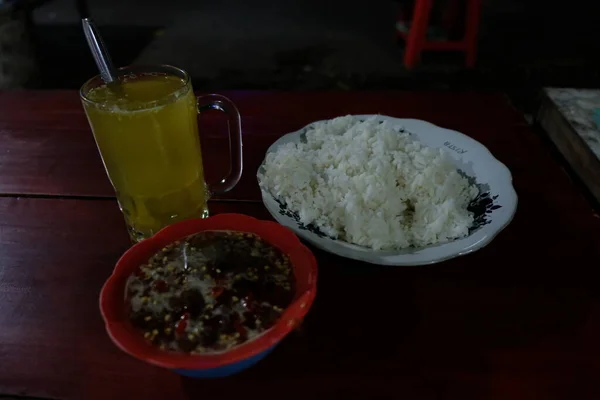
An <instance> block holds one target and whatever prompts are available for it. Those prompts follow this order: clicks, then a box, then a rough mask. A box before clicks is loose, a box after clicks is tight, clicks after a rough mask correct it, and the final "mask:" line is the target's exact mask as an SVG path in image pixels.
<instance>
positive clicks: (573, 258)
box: [0, 91, 600, 400]
mask: <svg viewBox="0 0 600 400" xmlns="http://www.w3.org/2000/svg"><path fill="white" fill-rule="evenodd" d="M225 94H226V95H228V96H229V97H231V98H232V99H233V100H234V101H235V102H236V103H237V104H238V106H239V109H240V112H241V114H242V122H243V129H244V150H245V160H244V164H245V172H244V176H243V180H242V182H241V183H240V184H239V186H238V187H237V188H236V189H235V190H234V191H232V192H231V193H229V194H228V195H227V196H223V197H222V198H219V199H214V200H212V201H211V203H210V209H211V211H212V213H221V212H241V213H245V214H249V215H253V216H257V217H260V218H269V216H268V215H267V212H266V210H265V209H264V208H263V206H262V204H261V203H260V202H259V193H258V191H257V188H256V180H255V170H256V168H257V166H258V163H259V162H260V160H261V159H262V158H263V155H264V152H265V150H266V148H267V147H268V146H269V144H271V143H272V142H273V141H274V140H275V139H276V138H277V137H278V136H280V135H282V134H285V133H287V132H291V131H293V130H296V129H298V128H300V127H302V126H303V125H305V124H306V123H309V122H311V121H314V120H318V119H323V118H329V117H334V116H337V115H343V114H346V113H382V114H388V115H391V116H396V117H412V118H421V119H426V120H428V121H430V122H433V123H435V124H438V125H441V126H443V127H446V128H450V129H455V130H458V131H461V132H464V133H465V134H467V135H470V136H472V137H473V138H475V139H477V140H478V141H480V142H482V143H483V144H484V145H486V146H487V147H488V148H489V149H490V150H491V151H492V153H494V155H495V156H496V157H497V158H499V159H500V160H501V161H503V162H504V163H505V164H506V165H507V166H508V167H509V168H510V170H511V171H512V173H513V176H514V185H515V188H516V190H517V193H518V195H519V207H518V210H517V213H516V216H515V218H514V220H513V222H512V223H511V225H510V226H509V227H508V228H507V229H506V230H505V231H504V232H502V233H501V234H500V235H499V236H498V237H497V238H496V239H495V240H494V241H493V242H492V243H491V244H490V245H489V246H487V247H486V248H484V249H482V250H480V251H478V252H476V253H474V254H472V255H468V256H465V257H461V258H457V259H454V260H450V261H447V262H444V263H441V264H438V265H432V266H428V267H415V268H401V267H398V268H390V267H387V268H385V267H377V266H373V265H367V264H363V263H359V262H354V261H350V260H346V259H342V258H339V257H337V256H333V255H329V254H326V253H323V252H321V251H317V250H315V254H316V256H317V258H318V261H319V267H320V272H319V274H320V275H319V294H318V296H317V299H316V302H315V304H314V306H313V308H312V310H311V311H310V313H309V315H308V317H307V318H306V321H305V324H304V325H303V327H302V329H301V330H300V331H298V332H294V333H293V334H292V335H291V336H290V337H288V338H287V339H286V340H285V341H284V342H283V343H282V344H281V345H280V346H279V347H278V348H277V349H276V351H274V352H273V354H272V355H270V356H269V357H267V358H266V359H265V360H263V361H261V362H260V363H259V364H258V365H256V366H255V367H253V368H252V369H250V370H247V371H245V372H243V373H242V374H240V375H237V376H234V377H231V378H227V379H220V380H212V381H203V380H193V379H187V378H182V377H180V376H178V375H175V374H173V373H171V372H169V371H166V370H162V369H159V368H155V367H151V366H149V365H146V364H144V363H142V362H139V361H137V360H135V359H133V358H131V357H129V356H127V355H126V354H124V353H123V352H121V351H120V350H118V349H117V348H116V347H115V346H114V345H113V344H112V343H111V341H110V340H109V339H108V337H107V335H106V334H105V332H104V329H103V323H102V320H101V318H100V315H99V312H98V306H97V298H98V292H99V290H100V288H101V286H102V284H103V282H104V280H105V279H106V278H107V277H108V276H109V274H110V272H111V270H112V268H113V265H114V263H115V261H116V260H117V259H118V257H119V256H120V254H121V253H122V252H123V251H124V250H125V249H127V247H128V246H129V245H130V243H129V241H128V238H127V234H126V232H125V227H124V223H123V221H122V217H121V215H120V213H119V210H118V208H117V205H116V203H115V200H114V198H113V194H112V190H111V187H110V185H109V184H108V181H107V179H106V177H105V175H104V171H103V169H102V165H101V163H100V159H99V157H98V155H97V152H96V149H95V146H94V143H93V140H92V136H91V133H90V131H89V128H88V126H87V122H86V120H85V117H84V114H83V112H82V109H81V107H80V104H79V100H78V95H77V93H76V92H71V91H65V92H60V91H55V92H54V91H53V92H12V93H11V92H5V93H0V193H1V196H0V393H1V394H7V395H8V394H12V395H16V394H20V395H27V396H39V397H43V398H53V399H77V400H79V399H103V400H105V399H128V398H143V399H148V400H150V399H165V398H168V399H179V398H209V399H213V398H214V399H216V398H218V399H242V398H250V397H252V396H258V395H260V396H263V397H265V398H272V397H275V396H277V397H278V398H286V399H289V398H294V399H295V398H298V399H300V398H302V399H312V398H315V399H316V398H365V399H373V398H404V399H407V398H410V399H439V398H444V399H445V398H448V399H458V398H459V399H513V400H515V399H527V400H533V399H591V398H600V390H599V388H598V382H599V381H600V302H599V297H600V289H599V287H598V282H599V280H598V279H599V277H600V218H598V215H596V214H595V213H594V211H593V210H592V208H591V206H590V205H589V204H588V202H587V201H586V199H585V198H584V197H583V195H582V194H581V193H580V192H579V190H578V188H577V187H576V186H574V184H573V183H572V182H571V181H570V179H569V177H568V176H567V175H566V173H565V172H564V171H563V170H562V169H561V167H560V166H559V164H558V163H557V162H556V161H555V160H554V159H553V157H552V155H551V153H550V151H549V150H548V149H547V148H546V147H545V145H544V143H543V142H542V141H541V139H540V138H539V137H538V135H537V134H536V133H535V132H534V131H532V129H531V128H530V127H529V126H527V125H526V124H525V123H524V121H523V120H522V119H521V117H520V116H519V114H518V113H517V112H516V111H515V110H513V109H512V108H511V107H510V106H509V104H508V102H507V100H506V99H505V98H504V96H502V95H499V94H493V93H492V94H490V93H434V92H418V93H402V92H392V93H389V92H381V93H296V94H292V93H268V92H231V93H225ZM221 122H222V120H220V119H219V118H218V117H213V116H207V117H205V118H204V119H203V120H202V122H201V123H202V127H203V128H202V134H201V135H202V142H203V143H202V144H203V149H204V155H205V168H206V169H207V171H208V174H207V175H208V179H209V180H211V179H216V178H217V177H218V176H219V175H220V174H221V173H222V171H223V168H224V167H225V165H226V163H227V160H226V153H225V150H226V148H227V138H226V136H225V133H224V130H225V128H224V126H222V125H221V124H220V123H221ZM0 397H1V396H0Z"/></svg>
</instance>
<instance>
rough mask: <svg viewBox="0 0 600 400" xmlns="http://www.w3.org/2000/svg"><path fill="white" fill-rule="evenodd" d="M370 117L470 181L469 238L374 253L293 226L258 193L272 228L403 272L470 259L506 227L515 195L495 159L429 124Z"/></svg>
mask: <svg viewBox="0 0 600 400" xmlns="http://www.w3.org/2000/svg"><path fill="white" fill-rule="evenodd" d="M369 117H373V115H356V116H355V118H357V119H359V120H363V119H366V118H369ZM375 117H376V118H377V119H379V120H381V121H389V122H390V123H392V124H393V125H394V126H395V127H397V129H398V130H402V129H403V130H404V131H407V132H409V133H410V134H413V135H415V136H416V137H417V138H418V139H419V140H420V141H421V142H422V143H424V144H426V145H427V146H430V147H437V148H439V147H441V148H446V149H448V150H449V151H448V153H450V155H451V156H452V158H453V159H454V161H455V163H456V166H457V168H458V169H460V170H461V171H463V172H464V173H465V174H466V175H467V176H468V177H470V178H472V179H474V181H475V182H476V184H477V185H478V187H479V192H480V194H479V196H478V198H477V199H475V200H474V201H473V202H472V203H471V205H470V207H469V208H471V209H472V210H473V212H474V214H475V216H474V217H475V222H474V225H473V227H472V228H471V232H470V233H469V235H468V236H466V237H464V238H461V239H456V240H454V241H451V242H447V243H442V244H437V245H431V246H426V247H420V248H408V249H403V250H393V251H381V250H380V251H376V250H372V249H370V248H366V247H362V246H357V245H354V244H350V243H348V242H344V241H342V240H338V239H332V238H329V237H327V236H325V235H323V234H322V233H321V232H319V231H318V230H317V229H314V227H312V226H304V224H302V223H300V222H299V221H298V220H299V218H298V216H297V214H296V213H294V212H293V210H288V209H287V208H286V207H285V204H284V203H282V202H281V201H280V200H278V199H276V198H274V196H272V195H271V194H270V193H267V192H266V191H265V190H263V189H262V188H261V192H262V199H263V203H264V204H265V206H266V207H267V210H269V212H270V213H271V215H272V216H273V217H274V218H275V219H276V220H277V222H279V223H280V224H282V225H284V226H287V227H288V228H291V229H292V230H293V231H294V232H295V233H296V234H297V235H299V236H300V237H301V238H303V239H305V240H307V241H308V242H310V243H312V244H313V245H315V246H316V247H319V248H321V249H323V250H325V251H328V252H330V253H334V254H337V255H340V256H342V257H347V258H351V259H355V260H361V261H366V262H369V263H373V264H382V265H407V266H408V265H424V264H432V263H436V262H440V261H444V260H447V259H450V258H453V257H457V256H460V255H464V254H467V253H471V252H473V251H475V250H478V249H480V248H482V247H484V246H485V245H487V244H488V243H490V242H491V241H492V239H493V238H494V237H495V236H496V235H497V234H498V233H499V232H500V231H501V230H502V229H504V228H505V227H506V226H507V225H508V224H509V223H510V221H511V219H512V217H513V215H514V213H515V211H516V208H517V194H516V192H515V189H514V188H513V186H512V177H511V174H510V171H509V170H508V168H507V167H506V166H505V165H504V164H502V163H501V162H500V161H498V160H497V159H495V158H494V156H493V155H492V154H491V153H490V152H489V150H488V149H487V148H486V147H485V146H483V145H482V144H481V143H479V142H477V141H476V140H473V139H471V138H470V137H468V136H465V135H463V134H462V133H459V132H456V131H452V130H449V129H444V128H440V127H438V126H435V125H433V124H430V123H429V122H425V121H420V120H416V119H399V118H392V117H386V116H381V115H377V116H375ZM311 125H312V124H309V125H307V126H306V127H304V128H303V129H301V130H299V131H297V132H293V133H290V134H287V135H285V136H282V137H281V138H279V139H278V140H277V141H276V142H275V143H273V145H271V147H270V148H269V149H268V150H267V153H269V152H272V151H274V150H275V149H276V148H277V147H278V146H281V145H282V144H285V143H288V142H298V141H300V140H301V137H302V135H304V133H305V131H306V130H307V128H309V127H310V126H311ZM263 165H264V160H263V164H261V166H260V167H259V170H258V172H259V173H260V172H261V171H263V170H264V168H263ZM259 179H260V178H259Z"/></svg>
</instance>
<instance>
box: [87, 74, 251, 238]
mask: <svg viewBox="0 0 600 400" xmlns="http://www.w3.org/2000/svg"><path fill="white" fill-rule="evenodd" d="M184 74H185V73H184ZM120 79H121V84H120V87H121V89H122V90H120V91H119V92H115V91H113V90H111V89H109V88H108V87H107V86H106V85H102V84H99V85H96V86H95V87H92V88H89V90H87V91H86V92H85V94H84V93H83V91H84V89H85V85H84V88H82V98H83V105H84V109H85V112H86V114H87V117H88V120H89V123H90V126H91V127H92V131H93V134H94V137H95V139H96V143H97V145H98V149H99V150H100V154H101V156H102V160H103V162H104V166H105V168H106V171H107V173H108V176H109V178H110V180H111V182H112V184H113V186H114V188H115V191H116V196H117V200H118V202H119V205H120V207H121V210H122V211H123V214H124V216H125V220H126V222H127V225H128V229H129V233H130V235H131V237H132V239H133V240H135V241H138V240H141V239H144V238H147V237H149V236H151V235H153V234H155V233H156V232H157V231H158V230H160V229H161V228H163V227H165V226H167V225H170V224H172V223H174V222H178V221H181V220H184V219H189V218H201V217H206V216H208V207H207V200H208V197H209V192H208V189H207V186H206V184H205V182H204V172H203V166H202V153H201V149H200V140H199V136H198V122H197V115H198V105H197V102H196V97H195V96H194V93H193V90H192V86H191V84H190V83H189V78H187V74H185V76H178V75H176V74H170V73H139V72H138V73H125V74H123V76H121V78H120ZM238 118H239V116H238ZM240 161H241V154H240ZM240 166H241V165H240ZM240 174H241V171H240ZM238 179H239V177H238ZM234 184H235V183H234Z"/></svg>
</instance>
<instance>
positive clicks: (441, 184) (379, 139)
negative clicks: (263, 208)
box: [259, 116, 478, 250]
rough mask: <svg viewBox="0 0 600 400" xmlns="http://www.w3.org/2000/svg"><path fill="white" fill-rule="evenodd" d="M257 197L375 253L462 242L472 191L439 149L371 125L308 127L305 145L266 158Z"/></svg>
mask: <svg viewBox="0 0 600 400" xmlns="http://www.w3.org/2000/svg"><path fill="white" fill-rule="evenodd" d="M264 167H265V169H264V171H263V173H260V174H259V181H260V185H261V187H262V188H263V190H266V191H267V192H269V193H271V194H272V195H274V196H275V197H277V198H279V199H280V200H283V201H284V202H285V203H286V205H287V207H288V208H289V209H290V210H293V211H296V212H297V213H298V215H299V217H300V221H301V222H302V223H304V224H314V225H316V226H317V227H318V228H319V229H320V230H321V231H322V232H323V233H325V234H327V235H328V236H330V237H333V238H337V239H341V240H344V241H346V242H349V243H354V244H357V245H360V246H365V247H370V248H372V249H375V250H380V249H401V248H406V247H410V246H414V247H421V246H426V245H429V244H435V243H441V242H446V241H449V240H453V239H456V238H460V237H463V236H466V235H467V234H468V231H469V227H470V226H471V225H472V223H473V216H472V214H471V213H470V212H469V211H467V206H468V204H469V202H470V201H471V200H473V199H474V198H475V197H476V196H477V194H478V190H477V188H476V187H475V186H474V185H470V184H469V182H468V181H467V179H465V178H464V177H462V176H461V175H460V174H459V173H458V171H457V169H456V166H455V165H454V164H453V162H452V160H451V158H450V157H449V156H448V155H447V154H446V151H445V150H444V149H434V148H430V147H427V146H425V145H424V144H422V143H421V142H419V141H418V140H416V139H415V138H414V137H411V136H410V135H409V134H408V133H403V132H398V131H397V130H394V129H393V128H392V126H391V125H390V124H389V123H387V122H384V123H382V124H380V123H379V121H377V120H376V119H375V118H370V119H368V120H366V121H364V122H360V121H358V119H356V118H355V117H352V116H345V117H339V118H335V119H332V120H329V121H325V122H322V123H318V124H314V125H313V126H312V127H311V128H310V129H309V130H308V131H307V132H306V143H287V144H285V145H283V146H280V147H278V148H277V149H276V150H275V151H274V152H272V153H269V154H267V157H266V160H265V165H264Z"/></svg>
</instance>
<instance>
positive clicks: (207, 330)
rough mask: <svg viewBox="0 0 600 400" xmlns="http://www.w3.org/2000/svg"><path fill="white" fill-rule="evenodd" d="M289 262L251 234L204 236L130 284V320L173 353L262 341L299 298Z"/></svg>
mask: <svg viewBox="0 0 600 400" xmlns="http://www.w3.org/2000/svg"><path fill="white" fill-rule="evenodd" d="M294 288H295V279H294V274H293V271H292V266H291V264H290V261H289V259H288V257H287V256H286V255H284V254H283V253H282V252H281V251H280V250H279V249H277V248H275V247H274V246H272V245H270V244H268V243H267V242H265V241H264V240H263V239H261V238H260V237H259V236H257V235H255V234H252V233H243V232H234V231H204V232H200V233H197V234H194V235H191V236H188V237H187V238H186V239H184V240H182V241H179V242H175V243H173V244H171V245H169V246H167V247H165V248H163V249H162V250H161V251H160V252H158V253H156V254H155V255H154V256H152V257H151V258H150V259H149V260H148V262H147V263H145V264H144V265H142V266H141V267H140V268H139V270H138V271H137V272H136V273H135V274H134V275H132V276H130V277H129V279H128V280H127V288H126V304H127V305H128V307H129V319H130V321H131V323H132V324H133V325H134V326H135V327H136V328H138V329H139V330H140V331H141V332H142V334H143V336H144V338H145V339H146V340H148V341H149V342H151V343H153V344H155V345H157V346H159V347H160V348H161V349H163V350H166V351H176V352H188V353H217V352H222V351H225V350H228V349H230V348H232V347H234V346H236V345H240V344H243V343H245V342H247V341H249V340H252V339H253V338H256V337H257V336H259V335H260V334H262V333H263V332H265V331H266V330H268V329H269V328H270V327H271V326H273V324H274V323H275V322H276V321H277V320H278V318H279V317H280V316H281V313H282V311H283V310H284V309H285V308H286V307H287V306H288V305H289V304H290V303H291V301H292V299H293V297H294V294H295V293H294Z"/></svg>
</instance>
